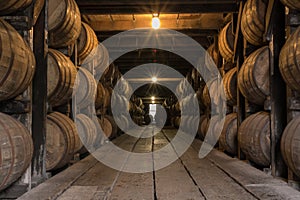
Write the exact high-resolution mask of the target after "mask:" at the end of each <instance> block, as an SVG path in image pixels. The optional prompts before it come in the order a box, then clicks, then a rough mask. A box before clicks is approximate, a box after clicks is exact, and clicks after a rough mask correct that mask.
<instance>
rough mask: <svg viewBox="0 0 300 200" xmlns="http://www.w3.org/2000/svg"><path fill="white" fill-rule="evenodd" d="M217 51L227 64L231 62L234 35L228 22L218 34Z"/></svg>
mask: <svg viewBox="0 0 300 200" xmlns="http://www.w3.org/2000/svg"><path fill="white" fill-rule="evenodd" d="M218 44H219V50H220V54H221V56H222V57H223V58H224V59H225V60H226V61H228V62H230V61H232V58H233V50H234V35H233V31H232V23H231V22H229V23H228V24H227V25H226V26H225V27H224V28H223V29H222V30H221V32H220V34H219V42H218Z"/></svg>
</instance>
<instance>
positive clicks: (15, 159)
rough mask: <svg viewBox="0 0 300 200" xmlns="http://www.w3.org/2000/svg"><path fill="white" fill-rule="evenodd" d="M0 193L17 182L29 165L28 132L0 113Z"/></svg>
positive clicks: (14, 120) (30, 146)
mask: <svg viewBox="0 0 300 200" xmlns="http://www.w3.org/2000/svg"><path fill="white" fill-rule="evenodd" d="M0 138H1V140H0V155H1V156H0V191H1V190H3V189H5V188H7V187H8V186H9V185H10V184H12V183H13V182H15V181H16V180H18V179H19V178H20V177H21V176H22V174H23V173H24V171H25V170H26V169H27V167H28V166H29V164H30V163H31V159H32V153H33V144H32V139H31V136H30V134H29V131H28V130H27V129H26V128H25V126H24V125H23V124H22V123H21V122H19V121H17V120H16V119H14V118H13V117H11V116H9V115H6V114H3V113H0Z"/></svg>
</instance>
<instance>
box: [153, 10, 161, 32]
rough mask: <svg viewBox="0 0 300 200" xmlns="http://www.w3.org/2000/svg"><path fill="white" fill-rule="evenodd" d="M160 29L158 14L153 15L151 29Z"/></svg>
mask: <svg viewBox="0 0 300 200" xmlns="http://www.w3.org/2000/svg"><path fill="white" fill-rule="evenodd" d="M159 27H160V19H159V18H158V14H157V13H156V14H153V17H152V28H153V29H159Z"/></svg>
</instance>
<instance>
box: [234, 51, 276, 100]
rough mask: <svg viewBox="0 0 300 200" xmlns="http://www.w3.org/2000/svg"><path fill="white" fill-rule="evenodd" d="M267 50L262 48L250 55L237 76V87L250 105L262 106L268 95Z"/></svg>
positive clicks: (268, 66)
mask: <svg viewBox="0 0 300 200" xmlns="http://www.w3.org/2000/svg"><path fill="white" fill-rule="evenodd" d="M269 53H270V52H269V48H268V47H267V46H265V47H262V48H260V49H258V50H257V51H255V52H254V53H252V54H251V55H250V56H249V57H248V58H247V59H246V60H245V62H244V64H243V65H242V67H241V69H240V71H239V74H238V87H239V89H240V91H241V93H242V94H243V95H244V96H245V97H246V98H247V99H248V100H249V101H250V102H252V103H255V104H257V105H264V101H265V99H266V97H267V96H268V95H269V94H270V85H269V68H270V65H269Z"/></svg>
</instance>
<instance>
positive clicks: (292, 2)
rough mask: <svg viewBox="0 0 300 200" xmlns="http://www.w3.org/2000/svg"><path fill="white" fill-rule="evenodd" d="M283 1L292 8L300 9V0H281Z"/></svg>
mask: <svg viewBox="0 0 300 200" xmlns="http://www.w3.org/2000/svg"><path fill="white" fill-rule="evenodd" d="M281 2H282V3H283V4H284V5H286V6H287V7H289V8H291V9H295V10H300V1H299V0H281Z"/></svg>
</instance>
